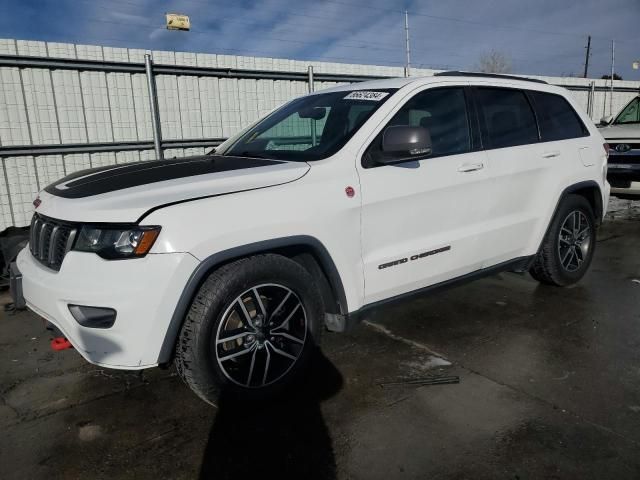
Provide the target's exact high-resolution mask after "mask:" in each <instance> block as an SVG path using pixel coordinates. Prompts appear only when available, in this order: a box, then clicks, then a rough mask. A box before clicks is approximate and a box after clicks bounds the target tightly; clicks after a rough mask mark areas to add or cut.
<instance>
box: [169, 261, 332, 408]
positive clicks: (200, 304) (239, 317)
mask: <svg viewBox="0 0 640 480" xmlns="http://www.w3.org/2000/svg"><path fill="white" fill-rule="evenodd" d="M321 319H322V303H321V300H320V295H319V293H318V291H317V288H316V286H315V283H314V280H313V278H312V277H311V276H310V274H309V273H308V272H307V271H306V270H305V269H304V268H303V267H302V266H300V265H299V264H298V263H296V262H294V261H293V260H290V259H288V258H286V257H282V256H280V255H270V254H269V255H258V256H255V257H251V258H246V259H242V260H238V261H236V262H233V263H231V264H228V265H225V266H224V267H222V268H220V269H219V270H217V271H215V272H214V273H212V274H211V276H210V277H209V278H208V279H207V280H206V281H205V283H204V284H203V285H202V287H201V288H200V290H199V292H198V294H197V295H196V298H195V299H194V301H193V304H192V306H191V309H190V311H189V314H188V316H187V318H186V320H185V323H184V326H183V327H182V331H181V333H180V337H179V340H178V345H177V351H176V366H177V369H178V372H179V374H180V376H181V377H182V378H183V380H184V381H185V382H186V383H187V385H189V387H190V388H191V389H192V390H193V391H194V392H195V393H196V394H197V395H198V396H200V397H201V398H202V399H203V400H205V401H206V402H208V403H215V402H216V399H217V398H218V396H219V394H220V392H221V391H222V390H223V389H224V390H225V391H227V392H230V393H232V394H237V395H242V396H244V397H264V396H268V395H271V394H274V393H276V392H278V391H280V390H282V389H283V388H285V387H287V386H288V385H290V384H291V383H292V382H293V381H295V380H296V378H297V377H298V375H299V374H300V372H302V371H303V370H304V368H305V367H306V364H307V363H308V360H309V357H310V354H311V352H312V350H313V348H314V346H315V345H316V343H317V340H318V335H319V331H320V325H321Z"/></svg>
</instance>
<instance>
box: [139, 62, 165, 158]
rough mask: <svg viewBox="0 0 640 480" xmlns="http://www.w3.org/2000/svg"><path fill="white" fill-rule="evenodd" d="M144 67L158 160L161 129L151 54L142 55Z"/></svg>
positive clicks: (159, 156) (162, 155)
mask: <svg viewBox="0 0 640 480" xmlns="http://www.w3.org/2000/svg"><path fill="white" fill-rule="evenodd" d="M144 69H145V72H146V73H147V86H148V87H149V104H150V106H151V125H152V127H153V147H154V149H155V151H156V158H157V159H158V160H163V159H164V153H163V152H162V129H161V128H160V113H159V112H158V92H157V91H156V80H155V78H154V77H153V61H152V60H151V54H149V53H145V55H144Z"/></svg>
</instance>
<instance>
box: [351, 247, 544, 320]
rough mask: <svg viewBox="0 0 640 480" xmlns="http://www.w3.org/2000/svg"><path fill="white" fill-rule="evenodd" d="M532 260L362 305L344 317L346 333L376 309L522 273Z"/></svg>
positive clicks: (484, 270) (498, 266)
mask: <svg viewBox="0 0 640 480" xmlns="http://www.w3.org/2000/svg"><path fill="white" fill-rule="evenodd" d="M534 259H535V255H531V256H528V257H518V258H516V259H514V260H509V261H506V262H502V263H499V264H497V265H493V266H492V267H487V268H483V269H480V270H476V271H475V272H471V273H467V274H466V275H462V276H460V277H456V278H452V279H451V280H445V281H444V282H440V283H436V284H434V285H429V286H427V287H423V288H419V289H417V290H413V291H411V292H407V293H401V294H400V295H396V296H395V297H391V298H386V299H384V300H379V301H377V302H373V303H369V304H367V305H364V306H363V307H362V308H360V309H359V310H356V311H355V312H351V313H349V315H347V316H346V317H347V318H346V319H345V323H346V331H349V330H350V329H351V328H353V327H354V326H355V325H357V324H358V323H360V322H361V321H362V320H364V319H365V318H366V316H367V315H369V314H370V313H372V312H373V311H375V310H377V309H378V308H381V307H386V306H389V305H394V304H397V303H400V302H403V301H407V300H409V299H412V298H414V297H419V296H422V295H427V294H430V293H435V292H440V291H443V290H447V289H449V288H453V287H458V286H460V285H464V284H465V283H469V282H472V281H474V280H478V279H480V278H483V277H489V276H491V275H495V274H497V273H501V272H518V273H523V272H526V271H528V270H529V267H530V266H531V264H532V263H533V260H534Z"/></svg>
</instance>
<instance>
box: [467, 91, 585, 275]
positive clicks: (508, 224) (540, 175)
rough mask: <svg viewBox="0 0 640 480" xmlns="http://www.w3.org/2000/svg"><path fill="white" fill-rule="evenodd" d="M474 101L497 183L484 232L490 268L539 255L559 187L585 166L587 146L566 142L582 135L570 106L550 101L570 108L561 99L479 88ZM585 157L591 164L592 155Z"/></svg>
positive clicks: (533, 93)
mask: <svg viewBox="0 0 640 480" xmlns="http://www.w3.org/2000/svg"><path fill="white" fill-rule="evenodd" d="M474 97H475V100H476V103H477V107H478V116H479V120H480V124H481V130H482V140H483V145H484V146H485V148H486V150H487V154H488V157H489V164H490V166H491V176H492V179H493V189H492V194H491V196H490V197H489V198H488V204H487V206H488V208H489V209H490V213H489V215H490V217H491V221H489V222H487V223H486V224H485V227H486V229H487V230H486V231H483V232H482V237H483V239H484V242H483V245H482V249H483V267H488V266H492V265H497V264H499V263H502V262H505V261H508V260H512V259H515V258H518V257H521V256H528V255H531V254H534V253H535V251H536V250H537V247H538V245H539V242H540V240H541V238H539V237H540V232H541V231H544V230H545V229H546V224H547V223H548V220H549V219H548V218H547V217H548V210H549V209H548V206H549V205H551V204H554V205H555V202H556V201H557V195H558V193H557V188H558V187H557V186H558V185H562V184H564V183H566V182H567V179H566V178H563V175H565V173H567V174H568V173H570V172H572V171H573V172H575V169H576V168H577V167H578V165H581V160H580V158H581V157H580V148H582V147H584V146H586V145H583V143H584V142H579V141H578V142H570V141H569V142H568V141H567V140H566V138H567V137H568V136H569V137H570V136H575V137H577V135H582V130H581V129H580V130H579V133H578V131H577V130H576V128H577V127H576V125H575V120H576V119H577V116H576V115H575V112H573V110H572V109H571V107H570V106H569V105H568V104H567V108H569V112H568V114H567V112H566V111H565V110H564V109H559V108H558V107H557V103H558V102H557V101H556V99H555V98H550V97H557V98H558V99H560V100H561V101H562V102H565V103H566V100H564V99H563V98H562V97H561V96H559V95H554V94H548V93H544V92H536V91H528V90H524V89H520V88H507V87H494V86H492V87H481V86H478V87H475V88H474ZM551 104H553V105H556V106H555V107H553V108H552V106H553V105H551ZM536 105H537V107H538V108H534V106H536ZM569 117H571V118H569ZM572 120H573V121H574V123H571V122H572ZM578 122H579V120H578ZM580 125H581V123H580V124H579V125H578V127H579V126H580ZM583 153H584V158H585V161H588V159H589V158H591V155H589V152H586V151H585V152H583Z"/></svg>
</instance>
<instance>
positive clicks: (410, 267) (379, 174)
mask: <svg viewBox="0 0 640 480" xmlns="http://www.w3.org/2000/svg"><path fill="white" fill-rule="evenodd" d="M465 90H466V89H465V87H463V86H457V87H443V88H430V89H427V90H423V91H421V92H418V93H416V94H415V95H414V96H413V97H412V98H410V99H409V100H408V101H407V102H406V103H405V104H404V105H403V106H402V107H401V108H400V109H399V110H398V111H397V113H395V114H394V115H393V117H392V119H391V120H390V121H388V122H387V123H386V124H385V125H384V126H382V127H381V129H380V130H379V132H378V133H377V136H376V137H375V139H374V140H373V142H372V143H371V144H370V146H369V147H368V149H367V151H366V153H365V154H364V156H363V158H362V164H361V165H359V166H358V173H359V176H360V185H361V190H362V256H363V264H364V276H365V299H364V300H365V304H369V303H372V302H375V301H378V300H382V299H386V298H389V297H393V296H395V295H399V294H402V293H406V292H410V291H412V290H416V289H419V288H421V287H425V286H428V285H431V284H435V283H439V282H441V281H444V280H448V279H450V278H453V277H457V276H460V275H464V274H466V273H469V272H472V271H474V270H477V269H478V268H479V263H478V256H477V252H476V248H477V241H478V237H477V232H478V229H479V227H478V225H479V224H481V223H483V222H484V221H486V217H484V216H483V208H482V199H483V198H485V197H486V196H487V195H490V193H491V192H490V185H489V178H488V176H487V169H486V156H485V153H484V152H483V151H480V150H479V145H478V142H477V141H476V139H475V137H474V135H473V132H474V131H476V130H477V129H472V128H471V125H472V124H473V123H474V121H475V118H474V117H473V116H472V114H471V112H470V109H469V108H468V107H469V105H468V102H467V95H466V92H465ZM397 125H409V126H422V127H426V128H428V129H429V130H430V133H431V138H432V143H433V145H432V154H431V155H430V156H428V157H426V158H423V159H421V160H414V161H410V162H406V163H401V164H395V165H381V164H379V163H376V161H375V159H376V156H377V155H380V154H381V141H382V134H383V132H384V130H385V128H387V127H389V126H397Z"/></svg>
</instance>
